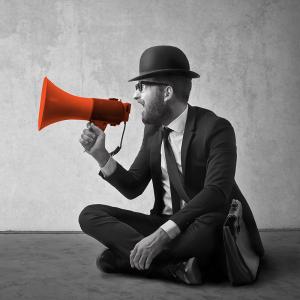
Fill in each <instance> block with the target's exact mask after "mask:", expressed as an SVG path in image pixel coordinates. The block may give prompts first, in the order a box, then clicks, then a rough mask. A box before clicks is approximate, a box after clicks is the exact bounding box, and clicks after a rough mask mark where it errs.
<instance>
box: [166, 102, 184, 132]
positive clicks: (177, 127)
mask: <svg viewBox="0 0 300 300" xmlns="http://www.w3.org/2000/svg"><path fill="white" fill-rule="evenodd" d="M187 112H188V105H187V106H186V108H185V109H184V111H183V112H182V113H181V114H180V115H179V116H178V117H177V118H176V119H175V120H173V121H172V122H171V123H170V124H169V125H168V126H166V127H168V128H170V129H172V130H173V131H176V132H178V133H183V132H184V128H185V123H186V119H187Z"/></svg>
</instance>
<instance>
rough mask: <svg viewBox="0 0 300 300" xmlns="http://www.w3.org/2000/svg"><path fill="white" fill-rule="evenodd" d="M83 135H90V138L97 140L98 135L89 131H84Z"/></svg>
mask: <svg viewBox="0 0 300 300" xmlns="http://www.w3.org/2000/svg"><path fill="white" fill-rule="evenodd" d="M83 134H85V135H88V136H90V137H92V138H96V137H97V135H96V134H95V133H94V132H92V131H90V130H88V129H83Z"/></svg>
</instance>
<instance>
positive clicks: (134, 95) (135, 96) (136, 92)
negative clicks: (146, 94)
mask: <svg viewBox="0 0 300 300" xmlns="http://www.w3.org/2000/svg"><path fill="white" fill-rule="evenodd" d="M139 94H140V93H139V90H135V92H134V94H133V99H134V100H137V99H138V98H139V97H140V95H139Z"/></svg>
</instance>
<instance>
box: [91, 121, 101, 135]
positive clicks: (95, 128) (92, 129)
mask: <svg viewBox="0 0 300 300" xmlns="http://www.w3.org/2000/svg"><path fill="white" fill-rule="evenodd" d="M89 129H90V130H91V131H92V132H94V133H95V134H96V135H100V134H101V133H103V130H102V129H100V128H99V127H97V126H96V125H95V124H94V123H92V122H91V123H90V127H89Z"/></svg>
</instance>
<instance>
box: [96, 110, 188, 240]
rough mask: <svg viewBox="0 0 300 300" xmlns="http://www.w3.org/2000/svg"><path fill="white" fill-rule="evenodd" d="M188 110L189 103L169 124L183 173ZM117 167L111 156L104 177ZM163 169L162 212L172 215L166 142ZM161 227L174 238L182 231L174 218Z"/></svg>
mask: <svg viewBox="0 0 300 300" xmlns="http://www.w3.org/2000/svg"><path fill="white" fill-rule="evenodd" d="M187 112H188V105H187V106H186V108H185V110H184V111H183V112H182V113H181V114H180V115H179V116H178V117H177V118H176V119H175V120H173V121H172V122H171V123H170V124H169V125H168V126H167V127H168V128H170V129H172V131H171V132H170V134H169V137H168V140H169V143H170V145H171V148H172V150H173V153H174V156H175V160H176V163H177V167H178V170H179V171H180V172H181V173H182V164H181V145H182V139H183V134H184V128H185V124H186V119H187ZM116 167H117V163H116V161H115V160H114V159H113V158H112V157H110V158H109V160H108V161H107V163H106V165H105V166H104V167H102V168H101V172H102V173H103V175H104V177H108V176H110V175H111V174H112V173H113V172H114V171H115V169H116ZM161 171H162V184H163V188H164V190H165V194H164V197H163V200H164V204H165V207H164V209H163V211H162V213H163V214H165V215H172V213H173V211H172V199H171V190H170V180H169V175H168V172H167V164H166V157H165V149H164V143H162V144H161ZM184 205H185V201H184V200H180V208H183V207H184ZM160 227H161V228H162V229H163V230H164V231H165V232H166V233H167V234H168V235H169V237H170V238H172V239H173V238H175V237H176V236H177V235H178V234H179V233H180V229H179V227H178V226H177V225H176V223H175V222H173V221H172V220H168V221H167V222H166V223H164V224H163V225H162V226H160Z"/></svg>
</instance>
